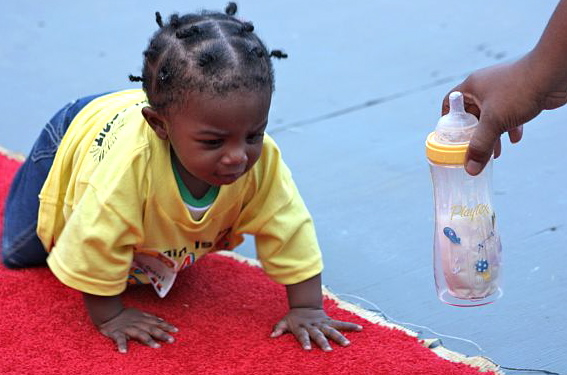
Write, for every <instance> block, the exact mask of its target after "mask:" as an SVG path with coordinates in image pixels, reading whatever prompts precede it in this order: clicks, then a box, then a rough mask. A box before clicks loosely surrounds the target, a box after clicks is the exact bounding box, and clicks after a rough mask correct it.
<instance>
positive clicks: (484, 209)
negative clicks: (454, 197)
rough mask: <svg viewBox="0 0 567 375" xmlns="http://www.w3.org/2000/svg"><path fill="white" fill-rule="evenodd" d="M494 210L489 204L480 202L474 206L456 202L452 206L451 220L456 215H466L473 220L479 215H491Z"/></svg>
mask: <svg viewBox="0 0 567 375" xmlns="http://www.w3.org/2000/svg"><path fill="white" fill-rule="evenodd" d="M491 214H492V210H491V209H490V206H489V205H488V204H483V203H479V204H477V205H476V206H474V207H467V206H465V205H461V204H454V205H452V206H451V220H453V218H454V217H455V216H460V217H466V218H469V219H471V220H474V219H475V218H478V217H479V216H490V215H491Z"/></svg>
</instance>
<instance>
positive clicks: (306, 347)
mask: <svg viewBox="0 0 567 375" xmlns="http://www.w3.org/2000/svg"><path fill="white" fill-rule="evenodd" d="M303 349H305V350H311V345H305V346H304V347H303Z"/></svg>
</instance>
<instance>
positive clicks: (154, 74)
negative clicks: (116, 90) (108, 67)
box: [130, 2, 287, 110]
mask: <svg viewBox="0 0 567 375" xmlns="http://www.w3.org/2000/svg"><path fill="white" fill-rule="evenodd" d="M236 12H237V6H236V4H235V3H233V2H231V3H229V4H228V5H227V6H226V8H225V13H220V12H211V11H202V12H200V13H191V14H186V15H183V16H180V15H179V14H177V13H175V14H172V15H171V16H170V17H169V21H168V22H167V23H164V22H163V19H162V16H161V14H160V13H159V12H156V23H157V24H158V26H159V27H160V28H159V30H157V31H156V32H155V33H154V35H153V36H152V38H151V39H150V42H149V45H148V47H147V49H146V50H145V51H144V66H143V69H142V76H141V77H136V76H132V75H131V76H130V79H131V80H133V81H136V82H140V81H141V82H142V84H143V88H144V91H145V92H146V95H147V97H148V101H149V103H150V105H151V106H152V107H154V108H156V109H158V110H159V109H164V110H166V109H167V108H169V107H170V106H172V105H175V104H178V103H182V102H183V100H185V98H186V95H187V94H188V93H191V92H207V93H210V94H213V95H226V94H227V93H229V92H232V91H238V90H248V91H260V90H269V91H270V92H271V91H273V90H274V73H273V67H272V62H271V59H270V57H276V58H286V57H287V54H285V53H283V52H282V51H280V50H273V51H271V52H269V51H268V50H267V49H266V47H265V45H264V43H262V41H261V40H260V38H258V36H257V35H256V34H255V33H254V25H253V24H252V23H251V22H243V21H241V20H239V19H237V18H235V17H234V15H235V14H236Z"/></svg>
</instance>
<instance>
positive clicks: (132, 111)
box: [37, 90, 323, 296]
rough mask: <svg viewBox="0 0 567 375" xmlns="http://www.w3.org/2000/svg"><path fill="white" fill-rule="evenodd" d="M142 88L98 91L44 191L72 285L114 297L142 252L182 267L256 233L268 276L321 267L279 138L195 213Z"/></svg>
mask: <svg viewBox="0 0 567 375" xmlns="http://www.w3.org/2000/svg"><path fill="white" fill-rule="evenodd" d="M144 106H147V100H146V97H145V94H144V93H143V91H141V90H127V91H121V92H116V93H112V94H108V95H105V96H102V97H99V98H97V99H95V100H93V101H92V102H91V103H89V104H88V105H87V106H86V107H85V108H84V109H83V110H81V111H80V112H79V113H78V114H77V116H76V117H75V118H74V119H73V121H72V123H71V125H70V126H69V129H68V130H67V132H66V134H65V136H64V137H63V139H62V141H61V144H60V146H59V149H58V151H57V154H56V156H55V160H54V163H53V166H52V167H51V170H50V173H49V175H48V177H47V180H46V181H45V184H44V186H43V189H42V191H41V193H40V208H39V217H38V228H37V233H38V235H39V237H40V239H41V241H42V243H43V245H44V246H45V248H46V249H47V251H48V252H49V253H50V254H49V256H48V259H47V263H48V265H49V267H50V268H51V270H52V271H53V273H54V274H55V275H56V277H57V278H58V279H59V280H60V281H61V282H63V283H64V284H66V285H68V286H70V287H72V288H75V289H78V290H80V291H83V292H86V293H90V294H95V295H102V296H112V295H117V294H120V293H121V292H123V291H124V289H125V288H126V285H127V280H128V277H129V274H130V272H131V267H132V260H133V257H134V254H135V253H136V252H148V251H149V252H156V251H158V252H161V253H163V254H165V255H167V256H168V257H170V258H172V259H174V260H176V262H177V263H178V265H180V267H179V269H181V268H183V267H182V266H186V265H188V264H191V263H192V262H193V261H195V260H197V259H198V258H199V257H201V256H203V255H205V254H206V253H209V252H211V251H215V250H221V249H233V248H234V247H235V246H237V245H238V244H240V243H241V242H242V241H243V234H252V235H254V236H255V240H256V249H257V250H256V251H257V255H258V259H259V260H260V262H261V264H262V266H263V268H264V270H265V272H266V273H267V274H268V275H269V276H270V277H271V278H272V279H273V280H274V281H276V282H279V283H282V284H295V283H298V282H301V281H304V280H306V279H308V278H310V277H312V276H315V275H317V274H318V273H320V272H321V271H322V268H323V265H322V260H321V253H320V250H319V246H318V244H317V239H316V235H315V230H314V227H313V222H312V219H311V216H310V215H309V212H308V211H307V209H306V207H305V205H304V203H303V200H302V199H301V196H300V195H299V193H298V191H297V188H296V186H295V184H294V182H293V180H292V178H291V174H290V172H289V170H288V168H287V166H286V165H285V164H284V162H283V161H282V159H281V156H280V152H279V150H278V148H277V146H276V144H275V143H274V141H273V140H272V139H271V138H270V137H269V136H266V137H265V139H264V145H263V149H262V154H261V157H260V159H259V160H258V162H257V163H256V164H255V165H254V167H252V169H251V170H250V171H249V172H247V173H246V174H245V175H244V176H242V177H241V178H240V179H238V180H237V181H236V182H234V183H233V184H231V185H224V186H222V187H221V188H220V191H219V194H218V197H217V198H216V200H215V202H214V203H213V205H212V206H211V207H210V209H209V210H208V211H207V213H206V214H205V216H204V217H203V218H202V219H201V220H199V221H195V220H193V219H192V218H191V215H190V213H189V211H188V210H187V209H186V207H185V205H184V203H183V200H182V198H181V196H180V193H179V190H178V187H177V184H176V181H175V177H174V174H173V171H172V167H171V155H170V147H169V143H168V142H167V141H163V140H161V139H159V138H158V137H157V136H156V135H155V133H154V132H153V130H152V129H151V128H150V126H149V125H148V124H147V123H146V121H145V119H144V117H143V116H142V113H141V109H142V108H143V107H144Z"/></svg>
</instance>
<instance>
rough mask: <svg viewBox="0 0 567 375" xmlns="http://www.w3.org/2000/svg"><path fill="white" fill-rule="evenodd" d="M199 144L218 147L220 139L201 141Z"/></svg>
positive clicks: (220, 143) (220, 142)
mask: <svg viewBox="0 0 567 375" xmlns="http://www.w3.org/2000/svg"><path fill="white" fill-rule="evenodd" d="M199 142H200V143H202V144H204V145H205V146H208V147H219V146H221V145H222V139H201V140H199Z"/></svg>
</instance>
